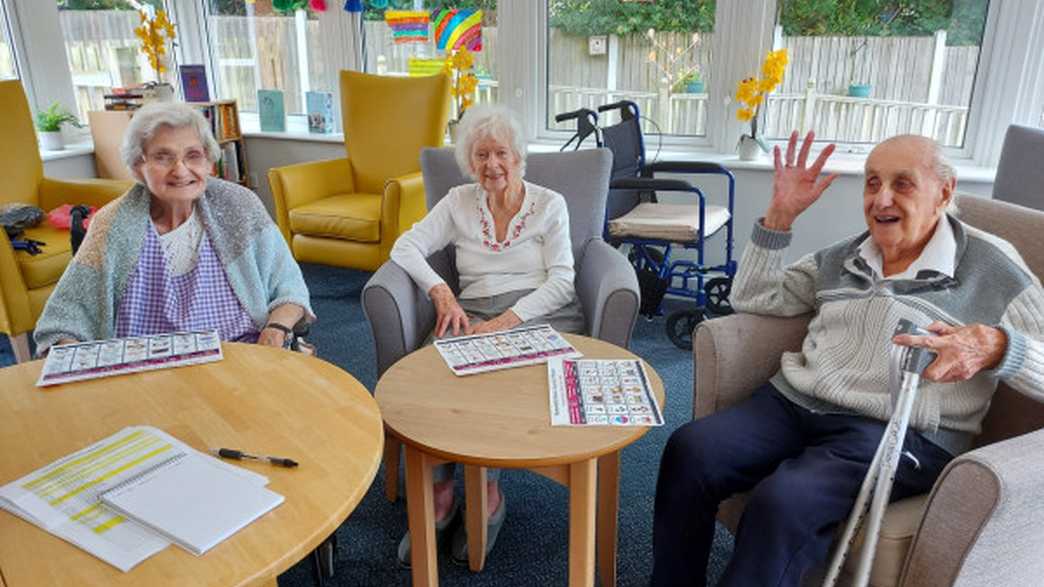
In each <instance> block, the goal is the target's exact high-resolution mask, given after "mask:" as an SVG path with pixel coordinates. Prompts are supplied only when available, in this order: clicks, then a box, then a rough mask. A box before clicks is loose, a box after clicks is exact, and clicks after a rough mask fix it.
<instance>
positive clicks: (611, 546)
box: [596, 451, 620, 587]
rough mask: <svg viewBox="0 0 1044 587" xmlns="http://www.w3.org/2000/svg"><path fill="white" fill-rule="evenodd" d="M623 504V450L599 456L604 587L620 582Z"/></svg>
mask: <svg viewBox="0 0 1044 587" xmlns="http://www.w3.org/2000/svg"><path fill="white" fill-rule="evenodd" d="M619 505H620V451H614V452H611V453H609V454H607V455H603V456H601V457H599V459H598V522H597V526H596V527H597V528H598V539H597V542H598V575H599V578H600V579H601V585H602V587H615V586H616V543H617V522H618V519H617V515H618V510H619Z"/></svg>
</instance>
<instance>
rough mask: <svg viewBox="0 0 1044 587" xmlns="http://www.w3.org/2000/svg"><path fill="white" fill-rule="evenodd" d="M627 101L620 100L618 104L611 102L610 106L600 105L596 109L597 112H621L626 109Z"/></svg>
mask: <svg viewBox="0 0 1044 587" xmlns="http://www.w3.org/2000/svg"><path fill="white" fill-rule="evenodd" d="M627 104H628V101H627V100H620V101H619V102H613V103H612V104H602V105H601V106H599V107H598V111H599V112H606V111H608V110H622V109H624V108H627Z"/></svg>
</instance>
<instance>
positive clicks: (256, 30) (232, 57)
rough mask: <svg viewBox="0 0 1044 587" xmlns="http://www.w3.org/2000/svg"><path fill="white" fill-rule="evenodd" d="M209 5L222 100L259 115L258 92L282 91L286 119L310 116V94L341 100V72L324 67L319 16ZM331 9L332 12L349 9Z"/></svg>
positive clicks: (234, 0)
mask: <svg viewBox="0 0 1044 587" xmlns="http://www.w3.org/2000/svg"><path fill="white" fill-rule="evenodd" d="M206 4H207V8H208V11H207V36H208V38H209V45H210V58H211V63H212V66H213V71H214V78H215V80H216V84H217V96H218V97H220V98H232V99H235V100H237V101H238V102H239V109H240V111H247V112H256V111H257V91H258V90H261V89H264V90H280V91H282V92H283V100H284V108H285V109H286V113H287V114H304V113H305V112H306V102H305V92H308V91H324V92H334V94H335V95H336V90H337V72H336V71H329V72H327V71H326V68H325V67H324V64H323V55H324V51H323V50H322V46H321V45H320V38H321V35H320V33H319V20H318V17H317V15H316V14H315V13H313V12H312V11H310V10H306V9H299V10H295V11H293V12H292V13H282V12H279V11H278V10H276V9H275V8H274V7H273V2H272V0H257V2H246V1H245V0H206ZM327 4H329V5H330V8H329V10H340V9H341V5H343V3H340V4H339V3H338V2H328V3H327ZM330 69H331V70H332V69H333V68H330Z"/></svg>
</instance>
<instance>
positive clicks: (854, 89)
mask: <svg viewBox="0 0 1044 587" xmlns="http://www.w3.org/2000/svg"><path fill="white" fill-rule="evenodd" d="M872 87H873V86H871V85H870V84H852V85H850V86H848V95H849V96H851V97H853V98H869V97H870V89H871V88H872Z"/></svg>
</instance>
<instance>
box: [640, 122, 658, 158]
mask: <svg viewBox="0 0 1044 587" xmlns="http://www.w3.org/2000/svg"><path fill="white" fill-rule="evenodd" d="M638 119H639V120H645V121H647V122H648V123H649V124H651V125H653V126H655V127H656V137H657V138H658V139H659V140H658V141H657V143H656V154H655V155H653V158H652V161H651V162H650V161H646V162H645V164H646V165H648V164H649V163H656V162H657V161H659V159H660V149H662V148H663V129H662V128H661V127H660V125H659V124H657V123H656V121H655V120H653V119H651V118H649V117H648V116H646V115H644V114H642V115H640V116H639V117H638ZM643 134H646V133H643Z"/></svg>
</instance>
